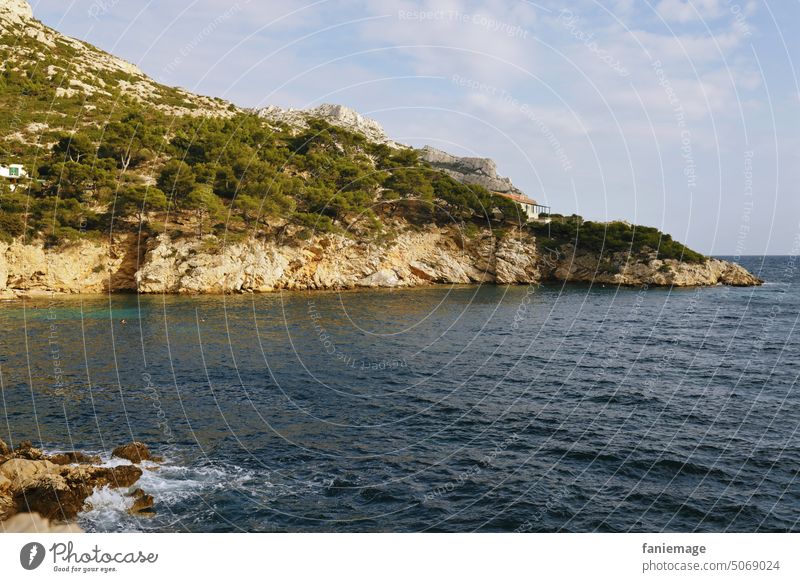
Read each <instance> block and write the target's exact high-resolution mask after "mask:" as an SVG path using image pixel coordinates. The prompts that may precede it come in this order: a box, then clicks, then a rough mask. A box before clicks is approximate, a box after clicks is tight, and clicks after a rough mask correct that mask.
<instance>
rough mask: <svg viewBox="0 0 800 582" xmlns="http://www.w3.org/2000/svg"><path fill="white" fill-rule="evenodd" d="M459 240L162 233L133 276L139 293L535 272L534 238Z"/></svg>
mask: <svg viewBox="0 0 800 582" xmlns="http://www.w3.org/2000/svg"><path fill="white" fill-rule="evenodd" d="M456 239H457V237H456V235H455V233H454V230H453V229H452V228H446V227H437V226H429V227H427V228H425V229H422V230H419V231H418V230H411V229H409V230H405V231H403V232H401V233H400V234H399V235H398V236H397V237H396V238H395V239H394V240H393V241H392V242H391V243H388V244H383V245H377V244H371V243H368V242H364V241H358V240H354V239H352V238H349V237H345V236H340V235H325V236H317V237H314V238H312V239H311V240H309V241H305V242H303V243H289V242H281V241H276V240H263V241H262V240H250V241H248V242H244V243H237V244H234V245H231V246H227V247H223V248H220V245H219V241H216V240H215V239H213V240H212V239H207V240H203V241H198V240H186V239H183V240H177V241H174V240H171V239H169V237H167V236H163V235H162V236H161V237H159V238H158V239H157V241H156V244H155V246H154V247H153V248H152V249H151V250H150V251H149V252H148V253H147V254H146V256H145V258H144V264H143V267H142V269H141V270H140V271H139V272H138V273H137V275H136V281H137V285H138V290H139V291H140V292H142V293H241V292H265V291H272V290H275V289H295V290H297V289H352V288H355V287H409V286H417V285H430V284H433V283H477V282H494V281H495V273H496V272H499V273H500V279H499V280H498V282H501V283H526V282H530V281H531V280H533V279H534V278H535V276H536V273H537V271H536V267H535V263H536V249H535V246H534V244H533V239H532V238H527V239H524V240H523V239H520V240H517V241H515V240H514V239H513V238H510V239H509V240H508V241H503V242H501V243H498V242H497V241H496V239H495V238H494V237H493V236H491V235H489V234H484V235H482V236H481V237H478V239H476V241H473V242H471V243H470V244H468V245H466V246H464V247H463V248H462V247H461V246H459V244H458V243H457V242H456ZM496 245H497V246H498V249H499V252H498V253H495V246H496ZM209 248H216V249H217V250H216V251H215V252H213V253H209V251H208V250H207V249H209ZM204 249H206V250H204ZM487 249H488V250H487ZM494 261H497V262H498V264H499V270H498V269H496V268H495V264H494Z"/></svg>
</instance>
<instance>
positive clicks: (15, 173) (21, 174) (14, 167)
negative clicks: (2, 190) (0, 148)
mask: <svg viewBox="0 0 800 582" xmlns="http://www.w3.org/2000/svg"><path fill="white" fill-rule="evenodd" d="M27 177H28V172H26V171H25V168H24V167H23V165H22V164H10V165H8V166H0V178H6V179H7V180H11V190H14V189H16V187H17V185H16V182H17V180H19V179H20V178H27Z"/></svg>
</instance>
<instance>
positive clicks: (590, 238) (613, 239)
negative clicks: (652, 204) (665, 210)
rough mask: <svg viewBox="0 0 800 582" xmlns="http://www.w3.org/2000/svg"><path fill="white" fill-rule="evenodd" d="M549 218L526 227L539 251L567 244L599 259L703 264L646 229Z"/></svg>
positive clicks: (574, 217)
mask: <svg viewBox="0 0 800 582" xmlns="http://www.w3.org/2000/svg"><path fill="white" fill-rule="evenodd" d="M550 218H551V223H550V224H539V223H537V224H532V225H530V227H529V228H530V229H531V231H532V232H533V233H534V234H535V235H536V237H537V240H538V242H539V244H540V245H542V246H543V247H547V248H551V249H558V248H560V247H562V246H564V245H567V244H570V245H574V246H575V247H576V248H577V249H578V250H583V251H587V252H591V253H594V254H597V255H603V256H608V255H611V254H612V253H617V252H625V253H630V254H631V255H633V256H635V257H638V256H642V255H646V254H649V253H654V254H657V256H658V258H659V259H678V260H681V261H683V262H686V263H702V262H704V261H705V260H706V258H705V257H704V256H703V255H701V254H700V253H697V252H695V251H693V250H691V249H689V248H688V247H686V246H684V245H683V244H681V243H679V242H677V241H674V240H672V237H671V236H670V235H668V234H665V233H663V232H661V231H660V230H658V229H657V228H653V227H650V226H635V225H630V224H627V223H624V222H608V223H606V222H592V221H589V220H583V218H581V217H580V216H577V215H572V216H566V217H565V216H561V215H556V214H554V215H551V216H550ZM606 266H607V268H606V269H605V270H606V271H608V272H613V266H612V265H611V264H608V265H606ZM602 267H603V265H601V270H603V269H602ZM667 269H669V267H667Z"/></svg>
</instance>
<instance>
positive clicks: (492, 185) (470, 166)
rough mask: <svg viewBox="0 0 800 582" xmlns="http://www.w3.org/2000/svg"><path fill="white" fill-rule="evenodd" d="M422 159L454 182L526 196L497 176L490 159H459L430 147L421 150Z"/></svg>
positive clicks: (507, 180)
mask: <svg viewBox="0 0 800 582" xmlns="http://www.w3.org/2000/svg"><path fill="white" fill-rule="evenodd" d="M420 153H421V158H422V159H423V160H424V161H426V162H428V163H429V164H431V165H432V166H433V167H434V168H438V169H440V170H442V171H444V172H445V173H447V174H448V175H450V176H451V177H452V178H453V179H454V180H456V181H458V182H462V183H464V184H477V185H478V186H483V187H484V188H486V189H487V190H490V191H492V192H500V193H501V194H515V195H517V196H524V195H525V194H524V193H523V192H522V191H521V190H520V189H519V188H517V187H516V186H514V184H513V183H512V182H511V180H509V179H508V178H504V177H502V176H498V175H497V165H496V164H495V163H494V161H493V160H490V159H489V158H470V157H459V156H454V155H452V154H448V153H447V152H443V151H441V150H437V149H436V148H432V147H430V146H425V147H424V148H422V150H420Z"/></svg>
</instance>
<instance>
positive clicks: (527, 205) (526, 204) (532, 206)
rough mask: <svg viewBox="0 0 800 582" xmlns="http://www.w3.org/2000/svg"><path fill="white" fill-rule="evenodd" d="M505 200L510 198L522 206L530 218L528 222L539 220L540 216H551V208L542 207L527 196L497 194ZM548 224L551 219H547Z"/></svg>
mask: <svg viewBox="0 0 800 582" xmlns="http://www.w3.org/2000/svg"><path fill="white" fill-rule="evenodd" d="M496 194H499V195H500V196H502V197H503V198H508V199H509V200H513V201H514V202H516V203H517V204H519V205H520V206H522V210H523V211H524V212H525V215H526V216H527V217H528V220H539V215H540V214H550V207H549V206H542V205H541V204H539V203H538V202H536V200H534V199H532V198H528V197H527V196H519V195H517V194H509V193H502V194H501V193H500V192H497V193H496ZM546 221H547V222H550V219H549V218H548V219H546Z"/></svg>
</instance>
